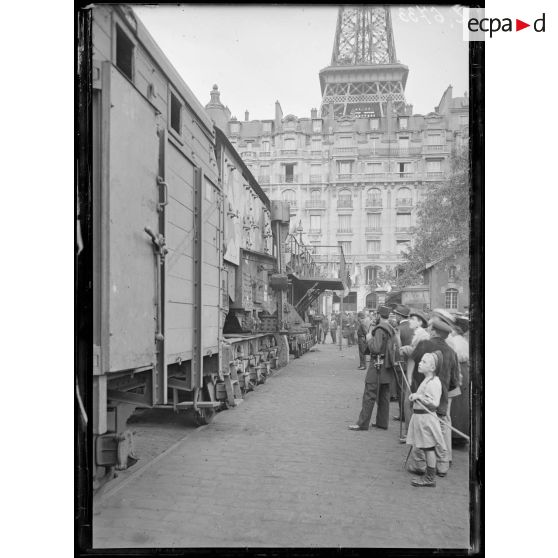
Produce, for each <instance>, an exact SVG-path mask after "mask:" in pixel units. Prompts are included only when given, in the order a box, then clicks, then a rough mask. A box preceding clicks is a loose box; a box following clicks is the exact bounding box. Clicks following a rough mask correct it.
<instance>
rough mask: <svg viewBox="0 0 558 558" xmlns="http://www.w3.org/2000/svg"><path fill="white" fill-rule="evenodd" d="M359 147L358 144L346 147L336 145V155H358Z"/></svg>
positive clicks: (334, 150)
mask: <svg viewBox="0 0 558 558" xmlns="http://www.w3.org/2000/svg"><path fill="white" fill-rule="evenodd" d="M356 152H357V147H356V145H352V146H345V147H335V148H334V149H333V154H334V155H356Z"/></svg>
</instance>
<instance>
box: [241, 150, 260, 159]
mask: <svg viewBox="0 0 558 558" xmlns="http://www.w3.org/2000/svg"><path fill="white" fill-rule="evenodd" d="M240 156H241V157H242V158H243V159H252V158H253V157H255V156H256V153H255V152H254V151H243V152H242V153H241V154H240Z"/></svg>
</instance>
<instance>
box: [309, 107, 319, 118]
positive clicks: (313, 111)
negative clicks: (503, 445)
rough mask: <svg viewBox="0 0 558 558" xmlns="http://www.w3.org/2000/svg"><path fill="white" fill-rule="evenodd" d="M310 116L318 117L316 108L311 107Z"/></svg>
mask: <svg viewBox="0 0 558 558" xmlns="http://www.w3.org/2000/svg"><path fill="white" fill-rule="evenodd" d="M310 118H318V109H315V108H313V109H312V110H311V111H310Z"/></svg>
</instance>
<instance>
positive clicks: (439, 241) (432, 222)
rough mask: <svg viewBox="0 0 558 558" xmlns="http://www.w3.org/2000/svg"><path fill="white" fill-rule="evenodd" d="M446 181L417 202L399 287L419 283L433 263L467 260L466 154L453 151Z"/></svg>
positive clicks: (468, 209) (465, 151)
mask: <svg viewBox="0 0 558 558" xmlns="http://www.w3.org/2000/svg"><path fill="white" fill-rule="evenodd" d="M450 169H451V170H450V174H449V177H448V179H447V180H445V181H443V182H440V183H432V184H429V185H428V186H427V190H426V192H425V195H424V197H423V199H422V200H421V201H420V202H419V204H418V207H417V210H418V219H417V229H416V232H415V237H414V239H413V242H412V243H411V246H410V247H409V249H408V250H407V251H406V252H404V253H403V256H404V257H405V260H406V262H405V264H404V266H403V267H404V273H403V274H401V275H400V276H399V277H398V284H399V285H400V286H403V285H410V284H417V283H421V282H422V278H421V277H420V272H421V271H422V270H423V269H424V268H425V266H426V265H427V264H428V263H430V262H433V261H437V260H443V259H445V258H450V257H452V256H457V257H459V256H468V254H469V230H470V180H469V153H468V151H467V150H466V149H465V148H463V149H460V150H456V151H455V152H454V153H453V154H452V156H451V159H450Z"/></svg>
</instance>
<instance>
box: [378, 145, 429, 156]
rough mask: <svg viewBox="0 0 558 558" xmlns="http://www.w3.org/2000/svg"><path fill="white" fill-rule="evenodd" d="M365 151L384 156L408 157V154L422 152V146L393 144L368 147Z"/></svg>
mask: <svg viewBox="0 0 558 558" xmlns="http://www.w3.org/2000/svg"><path fill="white" fill-rule="evenodd" d="M367 151H369V152H370V153H371V154H372V155H379V156H380V157H385V156H386V155H393V156H400V157H408V156H409V155H420V154H421V153H422V147H421V146H416V147H398V146H396V145H393V146H391V147H387V146H385V147H384V146H382V147H369V148H368V149H367Z"/></svg>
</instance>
